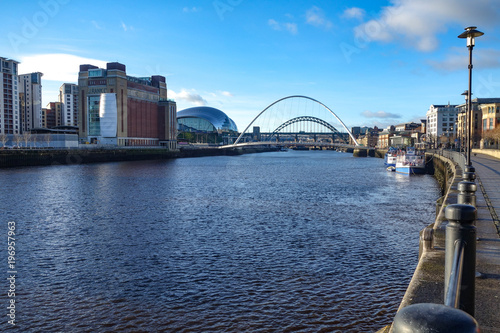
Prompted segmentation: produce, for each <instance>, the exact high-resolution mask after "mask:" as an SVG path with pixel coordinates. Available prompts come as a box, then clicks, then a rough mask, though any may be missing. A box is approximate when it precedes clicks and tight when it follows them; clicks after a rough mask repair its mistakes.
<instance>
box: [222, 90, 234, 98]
mask: <svg viewBox="0 0 500 333" xmlns="http://www.w3.org/2000/svg"><path fill="white" fill-rule="evenodd" d="M220 93H221V95H223V96H226V97H233V94H231V93H230V92H229V91H221V92H220Z"/></svg>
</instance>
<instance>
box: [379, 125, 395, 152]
mask: <svg viewBox="0 0 500 333" xmlns="http://www.w3.org/2000/svg"><path fill="white" fill-rule="evenodd" d="M395 130H396V128H395V126H392V125H391V126H389V127H387V128H385V129H384V130H383V131H382V132H380V133H379V134H378V141H377V147H378V148H388V147H389V146H390V138H391V137H392V136H394V132H395Z"/></svg>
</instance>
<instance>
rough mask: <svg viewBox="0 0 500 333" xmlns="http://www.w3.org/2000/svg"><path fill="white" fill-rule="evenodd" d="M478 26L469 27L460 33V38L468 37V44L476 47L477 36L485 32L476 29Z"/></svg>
mask: <svg viewBox="0 0 500 333" xmlns="http://www.w3.org/2000/svg"><path fill="white" fill-rule="evenodd" d="M476 28H477V27H467V28H465V31H464V32H462V33H461V34H460V35H458V38H467V46H468V47H474V45H475V38H476V37H480V36H482V35H484V32H481V31H479V30H476Z"/></svg>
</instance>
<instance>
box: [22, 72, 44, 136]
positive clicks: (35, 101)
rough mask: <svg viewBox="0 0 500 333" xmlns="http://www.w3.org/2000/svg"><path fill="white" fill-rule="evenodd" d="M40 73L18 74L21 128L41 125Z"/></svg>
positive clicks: (28, 128)
mask: <svg viewBox="0 0 500 333" xmlns="http://www.w3.org/2000/svg"><path fill="white" fill-rule="evenodd" d="M42 75H43V74H42V73H40V72H36V73H29V74H21V75H19V109H20V112H19V113H20V116H21V130H22V131H23V132H24V131H29V130H31V129H33V128H40V127H42Z"/></svg>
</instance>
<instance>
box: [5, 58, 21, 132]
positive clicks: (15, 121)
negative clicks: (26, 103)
mask: <svg viewBox="0 0 500 333" xmlns="http://www.w3.org/2000/svg"><path fill="white" fill-rule="evenodd" d="M18 64H19V62H17V61H15V60H11V59H6V58H2V57H0V96H1V99H0V134H19V133H20V126H19V121H20V118H19V90H18V74H17V65H18Z"/></svg>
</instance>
